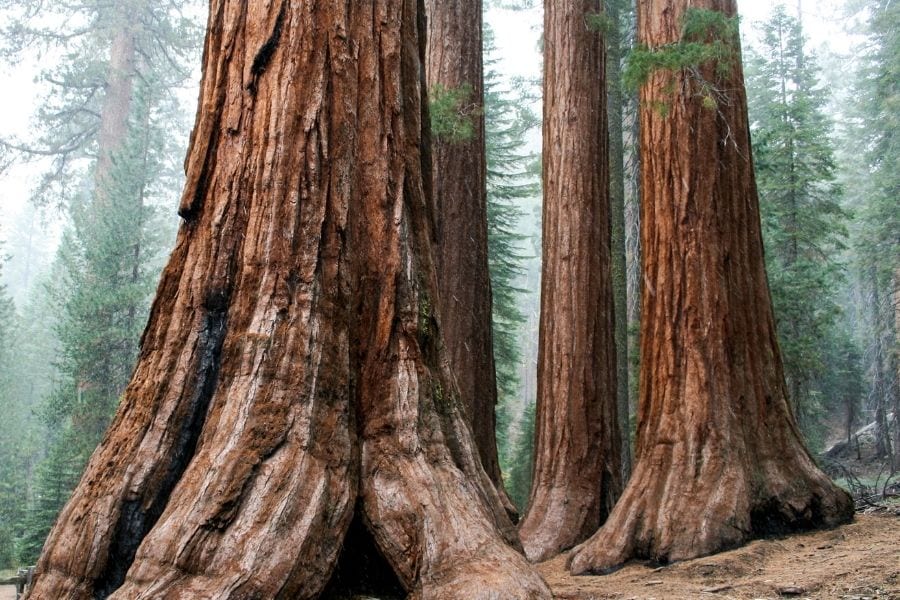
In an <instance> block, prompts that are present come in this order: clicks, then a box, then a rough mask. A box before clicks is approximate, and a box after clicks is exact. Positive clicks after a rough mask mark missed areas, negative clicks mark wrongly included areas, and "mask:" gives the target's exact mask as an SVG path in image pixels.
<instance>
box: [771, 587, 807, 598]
mask: <svg viewBox="0 0 900 600" xmlns="http://www.w3.org/2000/svg"><path fill="white" fill-rule="evenodd" d="M804 593H806V590H804V589H803V588H802V587H797V586H796V585H785V586H781V587H779V588H778V595H779V596H802V595H803V594H804Z"/></svg>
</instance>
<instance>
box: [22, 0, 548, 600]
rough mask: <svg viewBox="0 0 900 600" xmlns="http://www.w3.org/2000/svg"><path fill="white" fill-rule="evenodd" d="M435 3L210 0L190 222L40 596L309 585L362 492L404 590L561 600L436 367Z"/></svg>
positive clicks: (365, 518) (417, 594)
mask: <svg viewBox="0 0 900 600" xmlns="http://www.w3.org/2000/svg"><path fill="white" fill-rule="evenodd" d="M423 12H424V11H423V7H422V4H421V2H419V3H417V2H416V0H381V1H379V2H376V3H374V4H366V5H364V4H363V3H317V4H310V3H297V2H289V1H287V0H280V1H278V2H275V3H273V4H271V5H269V4H267V3H262V2H245V1H243V0H213V1H212V2H211V4H210V17H209V28H208V33H207V38H206V48H205V52H204V57H205V59H204V66H203V82H202V85H201V92H200V109H199V112H198V122H197V125H196V127H195V130H194V132H193V135H192V143H191V149H190V151H189V156H188V163H187V165H188V168H187V185H186V189H185V192H184V196H183V200H182V204H181V215H182V216H183V217H184V218H185V222H184V224H183V225H182V227H181V230H180V232H179V237H178V243H177V246H176V248H175V251H174V253H173V255H172V257H171V259H170V262H169V264H168V266H167V267H166V270H165V272H164V274H163V277H162V281H161V283H160V287H159V291H158V295H157V299H156V301H155V303H154V306H153V309H152V312H151V316H150V322H149V324H148V326H147V329H146V331H145V333H144V337H143V340H142V345H141V353H140V357H139V361H138V365H137V367H136V370H135V372H134V376H133V379H132V381H131V384H130V385H129V387H128V389H127V390H126V392H125V395H124V398H123V401H122V403H121V406H120V409H119V411H118V413H117V415H116V418H115V420H114V422H113V424H112V426H111V428H110V430H109V431H108V432H107V435H106V437H105V439H104V440H103V442H102V444H101V445H100V447H99V448H98V449H97V451H96V452H95V453H94V455H93V457H92V458H91V461H90V464H89V465H88V468H87V472H86V473H85V475H84V477H83V478H82V480H81V482H80V484H79V486H78V488H77V489H76V491H75V493H74V495H73V497H72V499H71V500H70V502H69V503H68V504H67V506H66V508H65V509H64V510H63V513H62V515H61V516H60V519H59V521H58V522H57V524H56V525H55V527H54V528H53V531H52V532H51V534H50V538H49V540H48V542H47V544H46V546H45V549H44V553H43V555H42V557H41V559H40V562H39V565H38V572H37V575H36V583H35V587H34V589H33V591H32V592H31V594H30V597H31V598H85V599H87V598H95V597H99V598H104V597H107V596H110V595H111V596H112V597H115V598H122V599H128V600H136V599H142V598H147V599H149V598H217V599H229V598H315V597H316V596H318V594H319V593H320V592H321V590H322V589H323V587H324V586H325V584H326V583H327V581H328V579H329V576H330V573H331V572H332V570H333V567H334V564H335V561H336V560H337V557H338V551H339V550H340V549H341V545H342V543H343V540H344V536H345V534H346V532H347V530H348V527H349V525H350V523H351V519H352V517H353V516H354V513H356V516H357V520H358V522H360V523H362V529H363V531H364V532H365V535H366V536H368V537H369V538H370V541H371V542H372V544H371V545H374V547H375V548H376V549H377V552H378V553H380V554H381V555H382V557H383V558H384V559H386V563H387V564H388V565H389V570H392V571H393V572H394V574H395V575H396V577H397V579H398V580H399V582H400V583H401V584H402V585H403V586H404V588H405V589H407V590H408V591H409V592H410V594H411V597H412V598H425V597H427V598H438V599H444V598H447V599H451V598H510V599H514V598H515V599H517V598H549V597H550V594H549V591H548V590H547V588H546V586H545V585H544V583H543V582H542V580H541V579H540V577H539V576H538V575H537V574H536V572H535V571H534V570H532V568H531V567H529V566H528V565H527V563H526V562H525V560H524V558H523V557H522V556H521V555H519V554H518V553H517V552H516V551H515V550H514V549H513V548H511V547H510V546H508V545H507V542H515V532H514V530H513V528H512V525H511V524H510V523H509V521H508V519H507V517H506V515H505V513H504V511H503V509H502V506H501V503H500V500H499V498H498V496H497V494H496V492H495V490H494V487H493V486H492V485H491V482H490V480H489V479H488V478H487V476H486V475H485V473H484V470H483V468H482V467H481V465H480V461H479V458H478V454H477V451H476V449H475V446H474V443H473V441H472V438H471V434H470V432H469V428H468V427H467V425H466V424H465V421H464V419H463V417H462V413H461V411H460V408H459V405H458V398H459V392H458V390H457V389H456V384H455V382H454V380H453V378H452V376H451V374H450V372H449V370H448V369H447V368H446V364H447V361H446V357H445V352H444V350H443V346H442V342H441V331H440V326H439V320H438V318H437V317H436V314H439V313H438V312H436V311H437V310H438V309H439V307H437V306H436V302H437V300H438V298H437V294H436V289H437V282H436V279H435V270H434V267H433V265H432V261H431V252H432V250H431V245H432V239H431V229H432V227H431V226H432V214H431V206H430V198H429V196H428V192H427V187H426V186H425V185H424V183H425V182H426V181H427V177H428V176H429V174H428V170H429V168H430V161H429V160H428V159H427V157H425V156H423V153H422V148H423V147H424V146H425V145H426V143H427V135H428V133H427V132H428V129H427V119H425V118H423V117H426V116H427V113H425V112H423V101H424V99H425V97H426V95H425V93H424V90H423V85H422V84H423V82H422V80H421V74H422V62H421V61H422V59H423V53H424V42H423V38H424V19H423V16H424V15H423ZM354 550H356V548H355V547H354V545H353V544H350V543H349V541H348V547H347V548H344V551H345V553H346V552H350V553H352V552H353V551H354Z"/></svg>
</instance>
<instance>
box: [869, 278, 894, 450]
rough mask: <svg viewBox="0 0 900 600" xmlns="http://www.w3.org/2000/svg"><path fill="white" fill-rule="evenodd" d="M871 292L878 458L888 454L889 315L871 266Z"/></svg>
mask: <svg viewBox="0 0 900 600" xmlns="http://www.w3.org/2000/svg"><path fill="white" fill-rule="evenodd" d="M871 277H872V292H873V294H872V295H873V298H874V305H875V314H874V315H873V332H874V334H875V335H874V338H875V347H874V348H873V357H872V362H873V372H872V375H873V386H872V391H873V395H874V396H875V455H876V456H877V457H879V458H891V456H892V448H891V430H890V427H889V424H888V416H887V411H888V399H889V397H890V395H891V383H890V379H891V375H889V374H888V365H889V364H890V361H889V360H888V356H887V354H888V350H887V349H886V348H885V345H886V343H885V342H886V338H889V337H890V336H889V333H888V331H889V328H890V324H889V322H887V321H889V320H890V317H889V316H888V315H887V314H886V311H885V309H884V308H882V307H883V306H884V304H883V302H882V291H881V286H880V285H879V277H878V270H877V268H876V267H875V266H872V268H871Z"/></svg>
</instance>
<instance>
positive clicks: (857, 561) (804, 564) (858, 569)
mask: <svg viewBox="0 0 900 600" xmlns="http://www.w3.org/2000/svg"><path fill="white" fill-rule="evenodd" d="M565 560H566V559H565V556H562V557H559V558H556V559H554V560H552V561H549V562H546V563H543V564H542V565H540V570H541V573H542V574H543V576H544V577H545V578H546V580H547V582H548V583H549V584H550V587H551V588H552V589H553V592H554V596H555V597H556V598H558V599H561V600H600V599H608V598H616V599H621V600H630V599H633V600H650V599H655V600H678V599H693V598H699V599H704V598H705V599H708V600H716V599H722V600H726V599H729V598H734V599H738V598H740V599H745V598H748V599H763V598H765V599H770V598H786V597H794V598H811V599H817V600H818V599H820V598H821V599H840V600H876V599H877V600H900V518H898V516H897V515H887V516H874V515H860V516H857V518H856V520H855V521H854V522H853V523H851V524H850V525H846V526H844V527H840V528H838V529H834V530H831V531H820V532H815V533H808V534H800V535H796V536H791V537H788V538H783V539H770V540H759V541H756V542H753V543H751V544H749V545H747V546H744V547H743V548H739V549H737V550H733V551H731V552H725V553H723V554H718V555H715V556H709V557H706V558H700V559H696V560H691V561H686V562H683V563H678V564H675V565H671V566H667V567H664V568H661V569H653V568H651V567H648V566H645V565H641V564H634V563H632V564H629V565H628V566H626V567H625V568H623V569H622V570H620V571H617V572H616V573H613V574H612V575H608V576H606V577H572V576H570V575H569V574H568V572H567V571H566V569H565Z"/></svg>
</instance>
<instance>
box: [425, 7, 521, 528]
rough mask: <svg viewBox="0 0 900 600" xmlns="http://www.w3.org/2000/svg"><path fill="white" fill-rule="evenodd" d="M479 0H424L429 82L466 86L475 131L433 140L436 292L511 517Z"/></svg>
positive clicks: (481, 448) (485, 459) (479, 438)
mask: <svg viewBox="0 0 900 600" xmlns="http://www.w3.org/2000/svg"><path fill="white" fill-rule="evenodd" d="M481 12H482V7H481V0H461V1H458V2H446V1H444V0H427V2H426V13H427V15H428V47H427V52H426V63H425V64H426V73H427V79H428V89H429V90H434V89H436V88H440V89H443V90H445V91H451V92H462V91H465V92H467V93H466V94H465V96H464V98H465V99H464V103H463V106H461V107H460V108H461V109H462V112H463V115H462V117H463V118H464V119H466V120H467V121H468V122H469V124H470V125H471V135H470V136H469V137H468V138H466V139H461V140H442V139H433V140H432V152H433V162H432V164H433V172H432V181H433V186H432V191H433V194H434V203H435V221H436V238H437V239H436V244H435V246H436V247H435V257H436V261H437V269H438V291H439V293H440V297H441V310H442V311H443V314H442V315H441V317H442V319H441V320H442V323H443V324H444V329H443V331H444V343H445V344H446V347H447V352H448V354H449V355H450V364H451V366H452V370H453V373H454V374H455V376H456V381H457V384H458V385H459V392H460V397H461V399H462V403H463V406H464V407H465V409H466V416H467V418H468V420H469V424H470V425H471V427H472V433H473V435H474V437H475V443H476V444H477V446H478V452H479V454H480V455H481V463H482V464H483V465H484V470H485V471H487V474H488V476H489V477H490V478H491V481H493V482H494V485H495V486H497V490H498V492H499V493H500V495H501V497H502V498H503V501H504V506H505V507H506V509H507V511H508V512H509V513H510V515H511V516H514V515H516V508H515V505H514V504H513V503H512V501H511V500H510V499H509V498H508V496H507V495H506V491H505V488H504V487H503V476H502V475H501V473H500V460H499V458H498V456H497V435H496V425H497V418H496V405H497V377H496V370H495V366H494V348H493V333H492V331H493V330H492V327H491V276H490V271H489V268H488V232H487V179H486V178H487V166H486V156H485V138H484V106H483V104H484V67H483V60H482V54H483V49H482V30H483V25H482V16H481Z"/></svg>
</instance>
